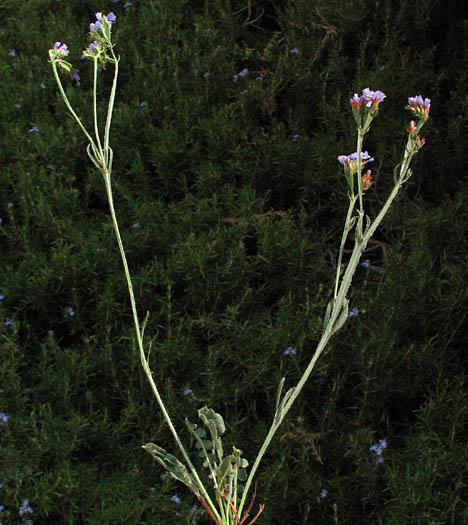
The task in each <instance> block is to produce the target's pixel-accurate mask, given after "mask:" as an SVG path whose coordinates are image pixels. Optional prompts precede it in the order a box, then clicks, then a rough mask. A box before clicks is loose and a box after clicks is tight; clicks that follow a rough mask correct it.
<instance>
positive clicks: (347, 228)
mask: <svg viewBox="0 0 468 525" xmlns="http://www.w3.org/2000/svg"><path fill="white" fill-rule="evenodd" d="M356 198H357V197H356V195H350V196H349V206H348V213H347V214H346V221H345V225H344V228H343V234H342V236H341V245H340V252H339V254H338V263H337V267H336V278H335V293H334V296H333V297H334V298H335V299H336V296H337V294H338V285H339V283H340V275H341V261H342V260H343V251H344V247H345V243H346V239H347V238H348V234H349V232H350V230H351V228H350V224H351V215H352V213H353V210H354V205H355V204H356Z"/></svg>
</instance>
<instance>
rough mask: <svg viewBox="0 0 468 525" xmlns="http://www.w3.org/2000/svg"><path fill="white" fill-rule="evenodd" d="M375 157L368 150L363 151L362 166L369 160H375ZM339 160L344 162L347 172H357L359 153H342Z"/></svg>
mask: <svg viewBox="0 0 468 525" xmlns="http://www.w3.org/2000/svg"><path fill="white" fill-rule="evenodd" d="M373 161H374V158H373V157H371V156H370V155H369V153H368V152H367V151H361V167H364V166H365V165H366V164H367V163H368V162H373ZM338 162H339V163H340V164H343V167H344V169H345V172H346V173H351V174H354V173H356V172H357V153H356V152H354V153H351V155H340V156H339V157H338Z"/></svg>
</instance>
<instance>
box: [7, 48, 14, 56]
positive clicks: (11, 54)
mask: <svg viewBox="0 0 468 525" xmlns="http://www.w3.org/2000/svg"><path fill="white" fill-rule="evenodd" d="M8 54H9V55H10V56H11V57H15V56H16V51H15V50H14V49H13V50H11V51H10V52H9V53H8Z"/></svg>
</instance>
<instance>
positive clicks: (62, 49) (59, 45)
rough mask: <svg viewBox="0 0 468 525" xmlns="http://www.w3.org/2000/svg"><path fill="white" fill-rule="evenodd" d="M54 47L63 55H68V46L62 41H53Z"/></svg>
mask: <svg viewBox="0 0 468 525" xmlns="http://www.w3.org/2000/svg"><path fill="white" fill-rule="evenodd" d="M54 49H56V50H57V51H60V52H61V53H62V54H63V56H68V54H69V53H70V51H69V50H68V46H67V44H65V43H63V44H62V42H58V41H57V42H55V44H54Z"/></svg>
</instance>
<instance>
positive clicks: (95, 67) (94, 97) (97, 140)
mask: <svg viewBox="0 0 468 525" xmlns="http://www.w3.org/2000/svg"><path fill="white" fill-rule="evenodd" d="M97 73H98V61H97V59H96V58H95V59H94V87H93V114H94V134H95V136H96V142H97V145H98V148H99V156H100V158H101V161H102V164H103V167H104V165H107V162H106V160H105V158H104V153H103V151H102V146H101V139H100V137H99V126H98V118H97V100H96V99H97V77H98V75H97Z"/></svg>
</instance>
